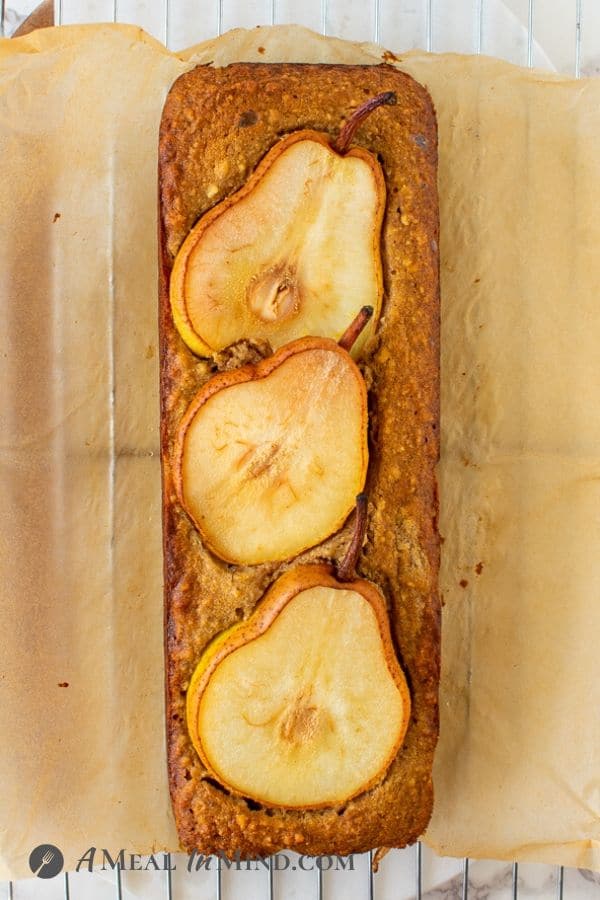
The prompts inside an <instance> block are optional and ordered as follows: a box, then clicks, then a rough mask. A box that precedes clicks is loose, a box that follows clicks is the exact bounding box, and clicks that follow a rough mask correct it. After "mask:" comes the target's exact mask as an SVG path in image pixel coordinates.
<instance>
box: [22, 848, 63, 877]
mask: <svg viewBox="0 0 600 900" xmlns="http://www.w3.org/2000/svg"><path fill="white" fill-rule="evenodd" d="M64 861H65V860H64V857H63V855H62V853H61V852H60V850H59V849H58V847H54V846H53V845H52V844H40V845H39V847H35V849H33V850H32V851H31V853H30V854H29V868H30V869H31V871H32V872H33V874H34V875H36V876H37V877H38V878H54V876H55V875H58V873H59V872H62V867H63V864H64Z"/></svg>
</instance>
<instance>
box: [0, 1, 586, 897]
mask: <svg viewBox="0 0 600 900" xmlns="http://www.w3.org/2000/svg"><path fill="white" fill-rule="evenodd" d="M317 2H318V6H317V5H315V3H312V6H311V4H310V0H303V2H302V7H303V9H302V10H301V9H300V6H301V4H300V0H287V2H285V0H264V2H263V3H262V4H261V3H259V4H256V3H252V2H248V3H245V4H244V3H239V4H238V10H239V9H245V16H244V21H238V20H236V19H235V12H234V13H233V15H234V18H233V20H232V16H231V8H232V6H234V5H235V0H216V2H215V3H214V4H213V5H212V6H210V5H209V4H206V5H205V7H204V9H202V10H201V11H200V10H199V9H198V8H196V14H197V15H202V17H203V20H204V22H205V26H204V27H205V29H206V30H205V32H202V31H201V30H195V31H194V30H192V33H191V34H189V37H188V38H187V40H186V36H187V34H188V32H185V34H184V35H183V40H181V42H180V43H179V42H178V41H177V38H178V36H180V37H181V36H182V31H181V27H179V28H178V27H177V20H178V19H179V20H180V21H181V20H182V12H185V15H186V16H187V17H189V16H190V15H193V13H192V12H190V11H191V10H192V9H193V8H194V6H195V4H193V3H190V2H188V0H151V2H150V3H144V2H137V3H136V2H135V0H95V2H94V0H89V2H85V0H55V3H54V7H55V22H56V24H63V23H64V22H74V21H106V20H107V19H109V18H112V20H113V21H114V22H135V23H136V24H139V25H141V26H142V27H145V28H146V29H147V30H148V31H151V32H152V33H153V34H154V36H155V37H157V38H158V39H160V40H162V41H163V43H165V44H166V46H168V47H171V48H174V49H179V48H180V47H183V46H186V45H189V44H192V43H194V42H195V41H199V40H201V39H203V38H205V37H209V36H211V35H214V34H215V33H217V34H221V33H222V32H223V31H224V30H226V29H228V28H230V27H233V26H234V25H244V26H247V25H250V24H270V25H274V24H285V23H291V22H296V21H298V19H299V18H300V17H302V22H303V23H304V24H308V25H309V26H310V27H312V28H314V29H315V30H319V31H321V32H322V33H323V34H330V33H335V34H336V35H337V36H340V37H348V38H354V39H356V38H360V39H361V40H369V39H370V40H373V41H375V42H376V43H379V42H381V43H383V44H384V45H386V46H390V47H391V48H392V49H394V50H405V49H409V48H410V47H419V46H420V47H425V49H427V50H428V51H431V50H435V51H437V52H441V51H446V50H448V51H455V50H461V51H462V52H473V53H477V54H479V53H483V52H488V53H491V54H493V55H496V56H505V57H506V58H509V59H510V61H511V62H516V63H520V64H522V65H527V66H529V67H530V68H531V67H532V66H533V65H546V66H552V67H554V68H557V69H559V70H560V71H563V72H570V74H572V75H574V76H575V77H577V78H579V77H580V76H581V74H582V73H583V74H596V72H598V71H600V68H599V67H598V60H600V16H599V15H598V13H599V8H600V0H587V4H589V6H588V5H586V15H589V16H590V19H595V21H593V22H592V24H593V25H594V26H595V27H594V28H593V32H594V33H593V35H592V38H591V39H590V40H589V42H588V44H589V46H588V45H586V52H585V58H584V54H583V53H582V49H583V47H584V41H583V24H584V9H583V7H584V0H537V2H536V0H512V2H511V0H505V4H506V6H507V7H508V15H509V19H508V21H513V20H514V18H515V16H519V14H520V16H521V20H522V22H523V27H522V33H521V35H520V38H519V40H517V41H513V47H512V50H511V52H510V53H508V52H502V51H500V52H499V50H498V43H497V39H498V34H497V31H492V30H491V29H492V27H493V28H496V29H497V22H498V20H497V17H495V16H494V17H492V18H493V23H490V16H491V14H492V13H493V12H494V10H493V7H494V6H495V7H498V6H503V4H502V3H501V2H500V0H410V2H409V0H404V2H403V0H395V2H392V0H370V6H369V5H368V3H367V2H365V3H362V2H361V0H347V8H349V9H352V8H353V7H354V8H355V9H356V8H358V7H360V18H361V19H362V23H361V25H360V26H359V28H360V33H349V32H351V28H352V25H351V24H350V25H349V20H348V15H347V12H346V13H344V14H342V15H340V12H339V10H340V3H339V0H338V2H336V0H317ZM8 5H10V6H11V7H12V6H15V7H19V3H18V0H15V2H14V3H6V2H5V0H0V12H1V24H2V33H4V26H5V14H6V9H5V6H8ZM28 5H29V8H28V9H25V10H24V11H25V12H29V11H31V3H29V4H28ZM199 6H200V4H197V5H196V7H199ZM284 6H285V8H284ZM309 7H310V8H309ZM334 7H337V13H336V10H335V8H334ZM183 8H185V9H183ZM307 11H308V15H309V16H311V17H312V20H309V21H307V20H306V16H307ZM440 11H441V17H440ZM444 14H445V18H444ZM457 14H458V17H459V21H461V22H462V23H463V26H464V27H463V29H462V30H463V31H464V32H465V33H464V34H462V35H459V38H458V40H459V45H458V46H457V43H456V41H457V38H456V33H454V34H453V36H452V37H449V36H448V34H447V28H446V26H445V24H444V23H448V22H449V21H450V20H449V18H448V17H449V16H451V17H452V19H453V20H455V19H456V17H457ZM248 15H250V16H251V17H253V18H252V21H250V20H249V19H248ZM461 16H462V19H461V18H460V17H461ZM510 16H512V17H513V18H512V20H511V19H510ZM556 16H558V17H562V22H563V25H562V27H559V31H560V32H561V35H560V40H561V41H562V47H561V48H560V51H561V52H560V55H559V60H558V64H557V62H556V61H553V60H552V58H551V57H549V56H548V54H547V53H546V52H545V51H544V49H543V48H542V47H541V45H540V44H539V43H538V41H537V32H538V29H539V30H540V31H542V30H543V31H544V32H546V33H547V31H548V28H547V26H548V24H552V21H551V19H549V18H548V17H556ZM144 17H145V19H146V20H145V21H144ZM384 20H385V23H386V25H384ZM392 20H393V23H394V24H395V28H396V31H397V32H399V33H400V34H406V35H407V37H408V41H407V40H404V41H400V42H396V41H394V40H391V39H390V36H389V35H388V29H387V23H388V22H390V21H392ZM403 20H404V21H403ZM188 22H189V18H188ZM365 22H367V23H369V24H367V26H366V27H365ZM440 22H441V25H440ZM467 22H468V25H466V24H465V23H467ZM569 22H570V26H569V27H567V25H568V23H569ZM406 25H407V26H408V27H405V26H406ZM596 26H597V27H596ZM192 27H193V23H192ZM354 27H355V28H356V24H355V26H354ZM369 28H370V32H369ZM555 34H556V29H555ZM594 41H595V46H594V43H593V42H594ZM555 43H556V40H555ZM175 45H177V46H175ZM582 59H584V61H585V68H582ZM429 852H430V851H428V850H424V848H423V846H422V845H421V844H420V843H417V844H415V845H414V847H413V848H411V849H410V850H404V851H392V853H401V854H403V857H402V860H403V865H405V866H406V867H407V868H409V869H410V870H412V876H410V875H409V878H410V877H412V879H413V888H412V891H413V893H412V897H413V898H415V900H421V898H424V897H427V896H436V897H440V898H441V897H445V898H451V900H469V898H470V897H471V898H472V900H475V897H476V898H477V900H483V898H487V897H490V898H491V897H495V896H496V894H490V893H488V892H487V891H485V888H484V887H483V885H481V884H479V885H476V884H474V882H473V879H472V877H470V866H472V862H471V860H469V859H468V858H466V859H463V860H462V872H461V871H460V870H459V872H458V875H455V876H454V877H453V878H452V879H451V880H450V881H447V882H446V883H445V884H443V885H440V886H438V887H437V889H435V890H434V892H433V893H430V892H429V891H425V890H424V883H423V882H424V879H423V871H424V866H423V856H424V853H429ZM410 855H412V859H410ZM365 856H366V860H363V861H362V862H363V863H366V864H363V865H361V866H360V868H361V871H360V872H359V871H356V872H355V873H354V876H353V879H352V887H351V889H350V893H349V892H348V888H347V887H346V889H345V892H344V893H343V894H341V895H340V896H344V897H345V898H348V900H363V898H366V900H378V898H380V897H382V894H381V892H380V890H379V887H378V884H377V880H376V879H377V876H374V874H373V871H372V868H371V863H372V860H373V853H372V852H371V853H369V854H366V855H365ZM175 858H176V859H179V858H180V857H179V856H177V857H172V856H171V854H166V855H165V862H166V871H165V872H164V873H162V874H160V875H159V874H158V873H157V874H156V875H155V876H154V879H153V880H154V884H153V890H152V897H157V898H158V897H161V898H164V900H178V892H177V888H176V884H175V882H174V878H173V876H172V873H171V864H172V861H173V859H175ZM315 862H316V861H315ZM457 863H458V861H457ZM528 868H529V867H528ZM545 868H546V869H547V870H548V872H549V873H550V877H549V878H548V879H546V881H545V882H544V885H543V886H542V887H541V893H540V888H539V886H538V889H537V890H536V891H535V894H536V895H537V896H542V897H544V898H550V897H552V898H553V900H554V898H556V900H562V898H563V897H566V896H567V893H568V895H569V897H571V896H577V897H590V898H591V897H599V898H600V884H599V883H598V882H597V881H595V880H594V881H588V882H587V884H588V885H589V891H590V893H581V891H580V890H577V891H576V892H575V893H574V894H571V892H570V891H569V892H567V891H565V874H566V873H567V874H568V872H569V870H565V869H564V868H563V867H559V866H556V867H549V866H548V867H545ZM505 874H506V875H507V877H506V878H505V879H504V880H503V883H502V897H503V898H512V900H519V898H521V900H524V897H525V896H526V895H527V896H533V894H530V893H529V891H527V894H526V893H525V891H524V890H523V888H522V883H523V879H522V877H521V876H520V870H519V864H518V863H513V864H512V867H510V865H509V870H508V872H507V873H505ZM110 877H111V878H112V879H114V880H113V882H112V885H111V886H110V884H109V883H108V882H104V887H105V890H104V891H103V892H102V897H112V898H115V900H125V897H126V895H128V892H127V889H126V887H125V885H126V880H127V879H128V878H129V877H130V876H129V873H127V872H124V871H122V869H121V866H120V864H119V863H117V865H116V867H115V869H114V872H113V873H111V876H110ZM259 877H260V881H261V884H258V883H257V882H256V880H255V882H254V885H253V890H252V894H253V896H260V897H261V898H262V900H277V898H280V897H281V898H283V897H292V896H293V897H300V896H301V895H300V894H299V893H296V891H295V890H292V893H291V894H290V893H282V885H281V883H280V881H279V873H278V872H277V871H276V869H275V866H274V865H273V861H272V860H269V861H268V868H267V869H266V870H265V871H264V873H263V874H262V875H260V876H259ZM80 878H81V876H80V875H71V876H70V875H69V874H68V873H65V874H64V875H63V876H62V884H60V886H59V884H58V882H59V879H58V878H57V879H55V880H54V884H53V888H54V890H53V891H52V894H51V896H52V898H59V897H60V898H61V900H77V898H78V897H85V898H86V900H87V898H89V897H90V896H91V894H90V892H89V890H88V889H87V888H86V889H82V888H83V886H82V884H81V881H80ZM311 879H312V884H310V885H308V886H307V885H306V884H305V886H304V889H303V891H302V896H310V897H311V898H314V900H325V898H327V900H328V898H329V891H328V890H327V885H326V883H325V882H326V878H324V873H323V868H321V867H319V866H318V865H315V866H314V868H313V872H312V874H311ZM578 881H579V886H580V887H584V886H585V884H586V882H584V881H583V879H580V880H578ZM22 884H25V883H22V882H15V883H13V882H8V884H7V885H6V889H7V893H6V896H7V897H8V898H9V900H19V898H20V897H21V896H22V894H21V885H22ZM27 884H28V885H30V886H31V890H27V891H26V892H25V893H26V896H27V897H38V896H39V897H42V896H44V897H49V896H50V894H48V893H47V892H45V891H43V887H44V885H42V884H41V883H40V884H39V887H38V886H37V885H34V884H33V883H31V882H27ZM109 887H110V891H109V893H107V890H106V889H108V888H109ZM36 888H37V891H38V892H39V893H37V892H36V890H35V889H36ZM203 888H204V890H205V891H208V893H207V894H206V896H211V897H212V898H214V900H226V898H229V897H230V896H231V895H230V891H229V889H228V888H227V886H226V885H225V884H224V878H223V872H222V868H221V867H220V866H217V867H216V868H215V869H214V871H212V872H211V874H210V876H209V883H208V884H207V883H206V882H205V883H204V884H203ZM307 888H308V892H309V893H307V894H305V891H306V890H307ZM257 889H258V893H256V891H257ZM482 889H483V890H484V891H485V892H482ZM25 893H23V896H25ZM135 895H136V896H140V897H146V896H147V894H145V893H139V891H136V892H135ZM336 895H337V892H336ZM399 895H400V894H399V893H396V892H394V896H395V897H397V896H399ZM402 895H403V896H406V891H405V890H404V891H403V892H402ZM98 896H100V895H98ZM194 896H197V895H196V894H195V893H194ZM236 896H241V897H244V900H246V897H247V896H248V893H247V892H243V893H240V894H239V895H236ZM386 896H387V893H386Z"/></svg>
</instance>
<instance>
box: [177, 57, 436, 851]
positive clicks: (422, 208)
mask: <svg viewBox="0 0 600 900" xmlns="http://www.w3.org/2000/svg"><path fill="white" fill-rule="evenodd" d="M380 91H394V92H395V93H396V96H397V104H396V105H395V106H389V107H384V108H382V109H380V110H378V111H377V112H376V113H374V114H373V115H371V116H370V117H369V118H368V119H367V120H366V121H365V122H364V124H363V125H361V127H360V128H359V130H358V132H357V134H356V136H355V140H354V144H355V145H360V146H362V147H366V148H367V149H368V150H370V151H372V152H373V153H375V154H377V156H378V158H379V160H380V162H381V164H382V167H383V171H384V174H385V180H386V186H387V207H386V213H385V218H384V223H383V230H382V243H381V247H382V256H383V271H384V284H385V297H384V306H383V314H382V317H381V319H380V321H379V324H378V327H377V333H376V335H375V338H374V340H373V341H372V342H371V345H370V346H369V347H368V348H367V353H366V355H365V356H364V357H363V359H362V360H361V363H360V365H361V368H362V370H363V372H364V374H365V378H366V380H367V385H368V387H369V415H370V423H369V442H370V464H369V472H368V477H367V484H366V491H367V493H368V496H369V524H368V531H367V539H366V541H365V545H364V547H363V551H362V553H361V556H360V559H359V564H358V573H359V575H360V576H362V577H364V578H367V579H370V580H371V581H373V582H374V583H375V584H376V585H378V586H379V588H380V589H381V590H382V591H383V593H384V595H385V597H386V600H387V604H388V611H389V617H390V622H391V629H392V634H393V637H394V640H395V646H396V650H397V653H398V658H399V660H400V663H401V665H402V667H403V669H404V671H405V673H406V675H407V678H408V682H409V686H410V690H411V696H412V718H411V722H410V725H409V728H408V732H407V735H406V739H405V741H404V744H403V746H402V747H401V749H400V751H399V752H398V755H397V756H396V758H395V759H394V761H393V763H392V765H391V766H390V768H389V770H388V771H387V774H386V775H385V777H384V778H383V779H382V780H381V781H380V783H379V784H377V785H376V786H375V787H372V788H371V789H369V790H368V791H365V792H364V793H363V794H361V795H359V796H358V797H356V798H355V799H353V800H351V801H350V802H348V803H347V804H346V805H344V806H343V807H339V808H331V809H318V810H298V809H294V810H284V809H267V808H263V807H262V806H261V805H260V804H258V803H256V802H254V801H252V800H250V799H247V798H244V797H239V796H235V795H234V794H231V793H229V792H228V791H226V790H225V789H224V788H223V787H221V786H220V785H219V784H218V783H217V782H216V781H215V780H214V779H213V778H211V777H210V776H209V775H208V773H207V772H206V770H205V769H204V767H203V765H202V763H201V762H200V760H199V758H198V756H197V755H196V753H195V751H194V749H193V747H192V743H191V741H190V738H189V736H188V732H187V728H186V721H185V692H186V688H187V686H188V683H189V680H190V678H191V675H192V673H193V670H194V668H195V666H196V664H197V662H198V660H199V658H200V656H201V654H202V652H203V650H204V649H205V648H206V645H207V644H208V643H209V641H210V640H211V639H212V638H213V637H214V636H215V635H216V634H218V633H219V632H220V631H222V630H223V629H225V628H227V627H228V626H230V625H232V624H233V623H235V622H237V621H239V620H240V619H243V618H247V617H248V616H249V615H250V614H251V612H252V610H253V608H254V607H255V605H256V603H257V602H258V601H259V599H260V598H261V596H262V595H263V594H264V592H265V590H266V589H267V587H268V586H269V585H270V584H271V583H272V582H273V581H274V580H275V578H277V576H278V575H280V574H281V573H282V572H283V571H284V570H286V569H288V568H290V566H293V565H296V564H297V563H302V562H311V561H316V560H320V561H321V560H332V559H339V558H340V556H341V555H342V553H343V550H344V549H345V547H346V544H347V541H348V535H349V533H350V530H351V525H352V517H350V520H349V521H348V522H347V523H346V525H345V526H344V528H343V529H342V530H341V531H340V532H338V533H337V534H336V535H333V536H332V537H330V538H329V539H328V540H326V541H325V542H324V543H322V544H320V545H319V546H317V547H315V548H313V549H312V550H310V551H307V552H305V553H303V554H302V555H301V556H299V557H297V558H296V559H294V560H290V561H288V562H286V563H284V564H270V565H259V566H254V567H238V566H234V565H228V564H226V563H224V562H222V561H220V560H219V559H217V558H215V557H214V556H213V555H212V554H211V553H210V552H209V551H208V550H207V549H206V548H205V547H204V546H203V544H202V540H201V538H200V536H199V534H198V532H197V531H196V530H195V528H194V526H193V525H192V523H191V521H190V519H189V518H188V516H187V515H186V513H185V512H184V511H183V509H182V508H181V506H180V505H179V503H178V501H177V498H176V495H175V489H174V472H173V465H174V449H175V438H176V434H177V428H178V425H179V423H180V421H181V419H182V416H183V415H184V413H185V410H186V408H187V406H188V403H189V402H190V400H191V399H192V396H193V395H194V394H195V392H196V391H197V390H198V389H199V388H200V387H201V385H202V384H204V382H205V381H206V380H207V379H208V378H209V377H210V376H211V375H212V374H214V372H215V371H218V370H219V369H223V368H227V367H231V366H235V365H241V364H243V363H246V362H255V361H256V360H258V359H260V358H261V357H262V356H264V354H265V353H266V352H268V348H267V347H265V346H264V344H263V345H258V344H252V343H251V342H248V341H243V342H241V343H239V344H237V345H236V346H235V347H234V348H232V349H231V350H230V351H225V352H223V353H222V354H220V355H219V357H218V358H217V360H216V361H208V360H202V359H199V358H197V357H195V356H194V355H193V353H192V352H191V351H190V350H188V348H187V347H186V346H185V344H184V343H183V341H182V340H181V338H180V337H179V335H178V333H177V331H176V329H175V326H174V324H173V319H172V316H171V311H170V305H169V295H168V285H169V273H170V270H171V267H172V264H173V260H174V257H175V255H176V253H177V250H178V249H179V247H180V246H181V244H182V242H183V240H184V238H185V237H186V235H187V233H188V231H189V230H190V229H191V227H192V226H193V225H194V223H195V222H196V221H197V220H198V218H199V217H200V216H201V215H202V214H203V213H205V212H206V211H207V210H208V209H210V208H211V207H213V206H214V205H215V204H217V203H219V202H220V201H221V200H222V199H223V198H225V197H227V196H228V195H229V194H231V193H232V192H233V191H236V190H237V189H239V188H240V187H241V186H242V185H243V184H244V182H245V181H246V179H247V178H248V176H249V175H250V173H251V172H252V171H253V169H254V168H255V166H256V165H257V163H258V162H259V160H260V159H261V158H262V157H263V156H264V155H265V153H266V152H267V151H268V150H269V149H270V148H271V147H272V146H273V145H274V144H275V143H276V142H277V141H278V140H279V139H280V138H281V136H283V135H285V134H287V133H289V132H291V131H295V130H298V129H315V130H317V131H322V132H327V133H329V134H330V135H331V136H332V137H335V136H337V134H338V132H339V128H340V126H341V125H342V124H343V122H344V120H345V118H347V116H348V115H349V114H350V113H351V112H352V110H353V109H355V108H356V107H357V106H358V105H360V104H361V103H362V102H363V101H364V100H365V99H366V98H368V97H371V96H373V95H375V94H377V93H379V92H380ZM436 166H437V134H436V121H435V113H434V110H433V107H432V103H431V100H430V98H429V95H428V94H427V91H426V90H425V89H424V88H423V87H422V86H421V85H419V84H418V83H416V82H415V81H414V80H413V79H411V78H410V77H409V76H408V75H405V74H403V73H400V72H398V71H397V70H395V69H394V68H393V67H391V66H388V65H379V66H326V65H294V64H281V65H260V64H235V65H231V66H228V67H226V68H211V67H207V66H203V67H198V68H196V69H194V70H193V71H191V72H188V73H187V74H185V75H183V76H181V77H180V78H179V79H178V80H177V81H176V83H175V84H174V86H173V87H172V88H171V91H170V93H169V95H168V97H167V100H166V104H165V108H164V113H163V118H162V123H161V129H160V148H159V194H160V196H159V240H160V348H161V442H162V471H163V527H164V558H165V658H166V710H167V751H168V766H169V783H170V791H171V797H172V802H173V809H174V813H175V819H176V823H177V828H178V832H179V836H180V840H181V845H182V848H183V849H185V850H186V851H191V850H193V849H196V850H198V851H199V852H202V853H205V854H208V853H213V852H217V851H221V852H223V853H225V854H227V855H228V856H234V855H235V854H236V853H240V854H241V855H242V856H255V855H268V854H271V853H274V852H275V851H276V850H278V849H282V848H287V849H291V850H295V851H297V852H299V853H305V854H314V855H318V854H340V855H345V854H348V853H353V852H362V851H365V850H367V849H370V848H373V847H402V846H404V845H406V844H408V843H411V842H412V841H414V840H416V839H417V838H418V836H419V835H420V834H421V833H422V832H423V830H424V829H425V827H426V825H427V823H428V821H429V817H430V814H431V808H432V803H433V789H432V779H431V771H432V762H433V753H434V749H435V744H436V740H437V734H438V697H437V692H438V680H439V655H440V607H439V600H438V594H437V573H438V558H439V539H438V533H437V511H438V503H437V491H436V481H435V465H436V462H437V459H438V452H439V288H438V206H437V188H436ZM342 428H343V426H342V425H341V429H342ZM340 437H341V439H343V431H341V433H340Z"/></svg>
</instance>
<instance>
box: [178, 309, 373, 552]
mask: <svg viewBox="0 0 600 900" xmlns="http://www.w3.org/2000/svg"><path fill="white" fill-rule="evenodd" d="M371 314H372V310H371V309H370V307H365V308H364V309H363V310H361V312H360V313H359V314H358V316H357V317H356V319H355V320H354V321H353V322H352V324H351V325H350V326H349V328H348V329H347V330H346V332H345V333H344V335H343V336H342V338H341V340H340V343H336V342H335V341H332V340H331V339H329V338H313V337H309V338H299V339H298V340H297V341H292V342H291V343H289V344H286V345H285V346H284V347H282V348H281V349H280V350H278V351H277V353H275V354H273V356H270V357H268V358H267V359H264V360H262V361H261V362H259V363H258V364H255V365H247V366H242V367H241V368H239V369H235V370H232V371H228V372H223V373H221V374H219V375H215V376H214V377H213V378H211V379H210V381H208V382H207V383H206V384H205V385H204V387H202V388H201V390H200V391H199V392H198V394H197V395H196V397H195V398H194V400H193V401H192V403H191V404H190V406H189V408H188V411H187V413H186V414H185V416H184V418H183V421H182V423H181V426H180V429H179V433H178V441H177V448H176V454H175V483H176V488H177V493H178V496H179V499H180V502H181V503H182V505H183V506H184V507H185V509H186V510H187V512H188V514H189V515H190V517H191V518H192V520H193V522H194V523H195V525H196V527H197V528H198V530H199V531H200V533H201V535H202V538H203V540H204V542H205V543H206V545H207V546H208V547H210V548H211V549H212V551H213V552H214V553H215V554H216V555H217V556H219V557H221V559H224V560H226V561H228V562H232V563H237V564H238V565H256V564H258V563H264V562H275V561H280V560H285V559H290V558H291V557H293V556H297V555H298V554H299V553H301V552H302V551H303V550H305V549H307V548H308V547H313V546H314V545H315V544H319V543H321V541H323V540H325V538H327V537H329V535H330V534H333V533H334V532H336V531H338V530H339V528H341V526H342V525H343V523H344V522H345V520H346V518H347V517H348V515H349V514H350V512H351V511H352V508H353V506H354V498H355V496H356V494H357V492H359V491H360V490H362V488H363V485H364V483H365V478H366V473H367V464H368V447H367V418H368V411H367V390H366V386H365V382H364V379H363V377H362V374H361V372H360V370H359V369H358V367H357V365H356V363H355V362H354V361H353V360H352V358H351V357H350V355H349V352H348V351H349V349H351V347H352V345H353V343H354V342H355V340H356V339H357V338H358V337H359V335H360V333H361V331H362V329H363V328H364V326H365V325H366V324H367V322H368V321H369V319H370V317H371Z"/></svg>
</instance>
